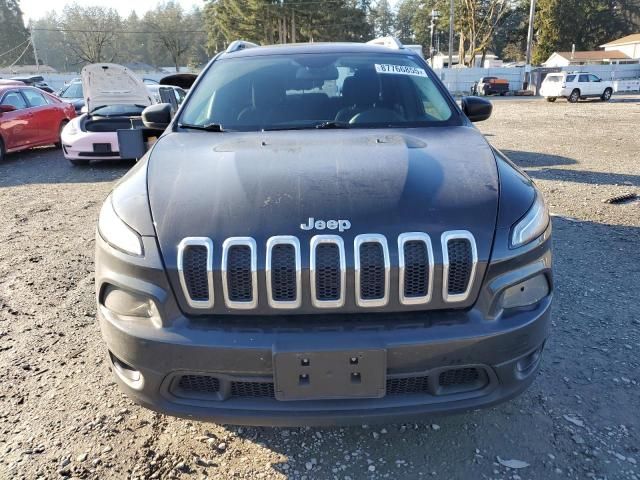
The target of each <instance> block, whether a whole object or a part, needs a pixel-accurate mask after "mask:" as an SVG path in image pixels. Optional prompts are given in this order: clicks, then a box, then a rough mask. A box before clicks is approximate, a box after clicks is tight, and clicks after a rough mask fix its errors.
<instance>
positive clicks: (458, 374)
mask: <svg viewBox="0 0 640 480" xmlns="http://www.w3.org/2000/svg"><path fill="white" fill-rule="evenodd" d="M488 384H489V376H488V375H487V373H486V371H485V370H484V369H483V368H481V367H464V368H452V369H447V370H445V371H443V372H441V373H440V374H439V375H437V376H427V375H417V376H408V377H392V376H389V377H388V378H387V383H386V391H387V396H392V395H416V394H418V395H420V394H422V395H448V394H452V393H461V392H466V391H474V390H480V389H482V388H484V387H486V386H487V385H488ZM225 391H226V392H228V393H226V394H224V395H223V392H225ZM171 392H172V393H173V394H174V395H175V396H177V397H181V398H195V399H200V400H202V399H203V398H204V399H206V398H207V396H210V399H212V400H224V399H225V398H273V399H275V388H274V384H273V381H272V379H271V378H269V377H265V378H264V379H263V381H235V380H231V381H229V380H223V379H221V378H218V377H216V376H213V375H182V376H180V377H178V378H177V379H175V380H174V382H172V387H171Z"/></svg>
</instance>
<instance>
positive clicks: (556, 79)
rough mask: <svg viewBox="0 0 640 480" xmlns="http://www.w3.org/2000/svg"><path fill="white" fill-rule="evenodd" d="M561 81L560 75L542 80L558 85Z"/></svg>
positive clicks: (548, 76)
mask: <svg viewBox="0 0 640 480" xmlns="http://www.w3.org/2000/svg"><path fill="white" fill-rule="evenodd" d="M561 80H562V77H561V76H560V75H547V76H546V77H545V78H544V81H545V82H550V83H558V82H560V81H561Z"/></svg>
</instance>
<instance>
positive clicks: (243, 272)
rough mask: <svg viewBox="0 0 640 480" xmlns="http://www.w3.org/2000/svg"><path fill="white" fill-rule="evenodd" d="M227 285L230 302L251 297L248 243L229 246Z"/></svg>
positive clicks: (241, 300) (245, 300) (250, 298)
mask: <svg viewBox="0 0 640 480" xmlns="http://www.w3.org/2000/svg"><path fill="white" fill-rule="evenodd" d="M227 285H228V289H229V295H228V296H229V300H231V301H232V302H250V301H251V300H252V299H253V296H252V292H253V283H252V280H251V248H250V247H249V246H248V245H234V246H232V247H229V257H228V260H227Z"/></svg>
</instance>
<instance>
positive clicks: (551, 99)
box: [545, 97, 556, 103]
mask: <svg viewBox="0 0 640 480" xmlns="http://www.w3.org/2000/svg"><path fill="white" fill-rule="evenodd" d="M545 100H546V101H547V102H551V103H553V102H555V101H556V97H547V98H545Z"/></svg>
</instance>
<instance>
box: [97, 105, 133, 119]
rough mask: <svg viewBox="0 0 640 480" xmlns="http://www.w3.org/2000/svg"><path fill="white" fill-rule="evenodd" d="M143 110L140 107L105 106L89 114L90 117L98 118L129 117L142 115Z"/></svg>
mask: <svg viewBox="0 0 640 480" xmlns="http://www.w3.org/2000/svg"><path fill="white" fill-rule="evenodd" d="M142 110H144V107H143V106H140V105H119V104H118V105H106V106H104V107H99V108H96V109H95V110H93V111H92V112H91V114H92V115H96V116H99V117H129V116H137V115H140V114H142Z"/></svg>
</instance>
